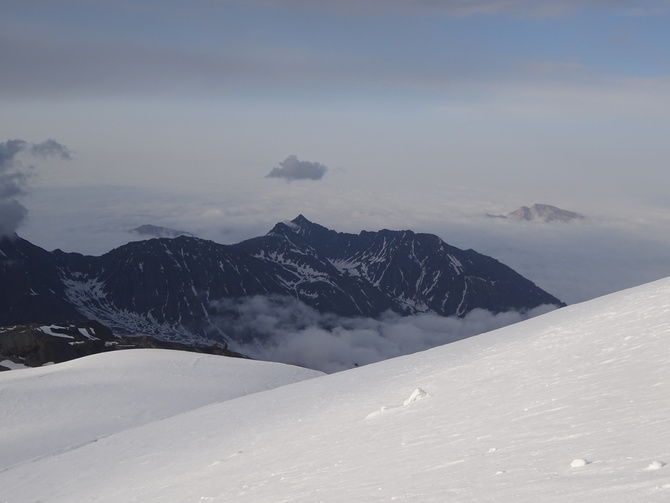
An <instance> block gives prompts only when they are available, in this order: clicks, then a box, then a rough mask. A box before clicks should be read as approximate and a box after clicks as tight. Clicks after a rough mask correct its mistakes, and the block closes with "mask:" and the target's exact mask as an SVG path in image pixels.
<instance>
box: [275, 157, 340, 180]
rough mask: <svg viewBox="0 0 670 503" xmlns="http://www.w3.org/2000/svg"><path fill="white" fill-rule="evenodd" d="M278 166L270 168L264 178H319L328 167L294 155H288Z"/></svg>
mask: <svg viewBox="0 0 670 503" xmlns="http://www.w3.org/2000/svg"><path fill="white" fill-rule="evenodd" d="M279 166H281V167H279V168H272V171H270V173H268V175H267V176H266V177H265V178H283V179H284V180H286V181H287V182H292V181H294V180H321V178H323V175H325V174H326V171H328V168H327V167H326V166H324V165H323V164H321V163H319V162H310V161H301V160H300V159H298V158H297V157H296V156H295V155H289V156H288V157H287V158H286V159H285V160H284V161H283V162H280V163H279Z"/></svg>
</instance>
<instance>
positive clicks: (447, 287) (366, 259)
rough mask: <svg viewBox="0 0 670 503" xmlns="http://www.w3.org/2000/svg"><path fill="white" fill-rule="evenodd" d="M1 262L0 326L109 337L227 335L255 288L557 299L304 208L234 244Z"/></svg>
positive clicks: (18, 253)
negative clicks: (80, 327) (80, 324)
mask: <svg viewBox="0 0 670 503" xmlns="http://www.w3.org/2000/svg"><path fill="white" fill-rule="evenodd" d="M0 259H1V262H0V326H7V325H13V324H21V323H61V322H66V321H72V320H82V319H91V320H96V321H98V322H100V323H102V324H104V325H105V326H107V327H110V328H111V329H112V331H113V332H114V334H116V335H139V334H143V335H150V336H155V337H157V338H160V339H163V340H170V341H176V342H182V343H187V344H188V343H202V342H203V341H210V342H211V341H220V342H222V343H227V342H229V341H230V340H231V339H234V337H235V333H234V323H230V320H234V319H235V317H236V308H235V301H237V300H239V299H249V298H253V297H254V296H265V297H277V298H283V297H290V298H293V299H296V300H298V301H300V302H302V303H304V304H305V305H307V306H309V307H311V308H313V309H315V310H317V311H319V312H321V313H332V314H334V315H338V316H344V317H359V316H360V317H377V316H380V315H381V314H382V313H384V312H387V311H391V312H395V313H398V314H401V315H411V314H417V313H435V314H438V315H443V316H464V315H465V314H467V313H469V312H470V311H472V310H473V309H476V308H481V309H485V310H488V311H491V312H494V313H499V312H505V311H511V310H514V311H525V310H529V309H532V308H534V307H537V306H540V305H543V304H554V305H563V304H562V303H561V301H560V300H559V299H557V298H555V297H554V296H552V295H550V294H549V293H547V292H545V291H543V290H542V289H540V288H539V287H537V286H536V285H535V284H534V283H532V282H531V281H530V280H528V279H526V278H524V277H522V276H521V275H519V274H518V273H516V272H515V271H513V270H512V269H510V268H509V267H507V266H505V265H504V264H502V263H500V262H498V261H497V260H495V259H493V258H491V257H488V256H485V255H482V254H480V253H477V252H476V251H474V250H461V249H459V248H456V247H454V246H450V245H448V244H447V243H445V242H444V241H442V240H441V239H440V238H439V237H437V236H434V235H430V234H420V233H414V232H412V231H408V230H406V231H391V230H381V231H377V232H368V231H363V232H361V233H359V234H347V233H340V232H336V231H333V230H330V229H327V228H325V227H323V226H321V225H318V224H316V223H313V222H310V221H309V220H308V219H306V218H305V217H304V216H302V215H300V216H298V217H297V218H295V219H294V220H292V221H290V222H282V223H278V224H277V225H275V227H274V228H273V229H272V230H271V231H270V232H269V233H267V234H266V235H264V236H260V237H256V238H252V239H249V240H247V241H243V242H241V243H238V244H235V245H223V244H218V243H215V242H212V241H207V240H202V239H199V238H195V237H188V236H179V237H176V238H174V239H167V238H163V239H150V240H145V241H138V242H131V243H128V244H126V245H124V246H121V247H119V248H116V249H114V250H112V251H110V252H108V253H106V254H104V255H101V256H97V257H96V256H85V255H81V254H78V253H65V252H63V251H60V250H55V251H53V252H47V251H45V250H43V249H41V248H39V247H37V246H35V245H33V244H31V243H29V242H28V241H26V240H23V239H21V238H19V237H18V236H17V237H14V238H13V239H10V238H3V239H2V241H1V242H0ZM224 320H227V321H226V322H224ZM223 327H226V328H225V330H224V328H223ZM252 335H253V334H252Z"/></svg>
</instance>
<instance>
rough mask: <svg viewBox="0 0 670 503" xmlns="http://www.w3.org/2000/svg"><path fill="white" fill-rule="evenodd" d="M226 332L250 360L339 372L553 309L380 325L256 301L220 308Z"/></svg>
mask: <svg viewBox="0 0 670 503" xmlns="http://www.w3.org/2000/svg"><path fill="white" fill-rule="evenodd" d="M217 306H218V308H219V309H220V311H221V312H222V313H226V314H227V315H228V316H230V315H231V314H234V315H236V318H235V320H234V321H231V319H230V318H228V317H226V318H222V319H221V322H220V323H221V324H222V326H223V327H224V331H225V332H226V333H227V334H229V335H234V338H236V339H238V338H242V340H243V342H242V343H240V344H237V345H235V346H233V345H231V348H234V349H235V350H237V351H240V352H242V353H244V354H246V355H249V356H251V357H252V358H258V359H262V360H272V361H279V362H282V363H288V364H291V365H300V366H303V367H308V368H313V369H317V370H321V371H323V372H337V371H340V370H345V369H349V368H352V367H355V366H358V365H367V364H369V363H374V362H378V361H382V360H386V359H388V358H394V357H396V356H401V355H405V354H410V353H415V352H417V351H423V350H426V349H429V348H432V347H435V346H440V345H442V344H447V343H450V342H454V341H457V340H460V339H464V338H466V337H471V336H473V335H477V334H481V333H483V332H488V331H490V330H495V329H497V328H500V327H503V326H506V325H510V324H512V323H517V322H519V321H522V320H524V319H527V318H531V317H533V316H537V315H539V314H543V313H546V312H549V311H551V310H552V309H554V306H540V307H538V308H536V309H534V310H532V311H530V312H528V313H523V314H522V313H517V312H508V313H500V314H493V313H490V312H488V311H484V310H482V309H476V310H474V311H472V312H470V313H468V315H467V316H465V317H464V318H456V317H449V318H445V317H441V316H437V315H434V314H422V315H417V316H408V317H401V316H399V315H396V314H392V313H389V314H387V315H386V316H384V317H383V318H382V319H379V320H376V319H372V318H339V317H337V316H334V315H328V314H320V313H318V312H317V311H315V310H314V309H312V308H310V307H308V306H306V305H304V304H303V303H301V302H299V301H297V300H295V299H292V298H289V297H260V296H257V297H252V298H247V299H241V300H237V301H225V302H220V303H218V304H217Z"/></svg>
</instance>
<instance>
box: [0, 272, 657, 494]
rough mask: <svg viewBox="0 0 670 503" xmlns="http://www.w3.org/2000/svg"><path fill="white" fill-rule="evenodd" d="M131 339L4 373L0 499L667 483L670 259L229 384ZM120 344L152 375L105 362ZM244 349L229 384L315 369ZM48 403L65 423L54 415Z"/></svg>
mask: <svg viewBox="0 0 670 503" xmlns="http://www.w3.org/2000/svg"><path fill="white" fill-rule="evenodd" d="M137 354H139V355H141V356H136V354H135V353H134V352H125V353H115V354H113V355H109V356H113V357H115V359H113V360H109V361H108V363H107V364H104V362H103V361H101V360H95V359H93V358H87V359H84V360H81V361H78V362H70V363H68V364H62V365H55V366H52V367H48V368H46V369H38V370H34V371H31V370H19V371H12V372H6V373H4V374H3V375H0V397H1V398H0V400H1V401H2V402H1V403H2V413H1V414H2V415H1V416H0V417H1V418H2V426H3V430H2V437H0V439H1V442H2V443H1V445H0V451H1V452H2V456H3V458H2V459H3V463H4V465H3V468H0V488H2V494H1V495H0V501H3V502H4V501H7V502H9V503H20V502H35V501H47V502H68V503H74V502H86V501H96V502H114V503H117V502H119V501H123V502H143V503H147V502H156V503H159V502H160V503H166V502H175V503H177V502H178V503H189V502H192V503H205V502H230V501H235V502H281V501H287V502H288V501H290V502H343V501H360V502H369V501H397V502H402V501H416V502H429V501H434V502H445V501H449V502H457V501H460V502H484V501H492V502H515V503H516V502H520V503H523V502H529V503H530V502H533V503H536V502H537V501H538V500H542V501H551V502H555V501H556V502H562V501H565V502H573V501H580V500H583V501H589V502H617V503H621V502H639V501H645V502H648V501H652V502H661V501H663V502H665V501H668V500H670V466H669V465H666V463H670V415H669V414H668V410H670V391H669V388H668V386H669V385H670V279H666V280H661V281H658V282H655V283H651V284H648V285H644V286H642V287H638V288H635V289H631V290H626V291H623V292H619V293H616V294H612V295H609V296H607V297H602V298H599V299H595V300H592V301H589V302H586V303H583V304H579V305H575V306H571V307H567V308H564V309H561V310H558V311H554V312H551V313H549V314H546V315H543V316H540V317H538V318H534V319H531V320H528V321H525V322H522V323H519V324H516V325H512V326H509V327H505V328H502V329H499V330H496V331H494V332H489V333H487V334H484V335H480V336H476V337H473V338H471V339H466V340H463V341H459V342H455V343H452V344H449V345H446V346H443V347H439V348H435V349H432V350H429V351H425V352H423V353H417V354H414V355H410V356H404V357H400V358H396V359H393V360H387V361H385V362H381V363H377V364H373V365H369V366H366V367H360V368H357V369H354V370H350V371H346V372H340V373H338V374H332V375H326V376H319V377H316V378H312V379H306V380H302V381H300V382H295V383H293V384H288V385H286V386H282V387H275V388H274V389H271V390H267V391H260V392H257V393H252V394H246V395H245V396H239V397H238V398H233V397H234V396H235V393H234V392H230V394H228V395H227V396H223V397H221V398H219V399H217V398H216V397H214V396H213V395H211V394H210V393H211V391H212V387H214V388H215V387H216V386H215V385H213V383H212V382H210V381H215V380H216V379H217V377H215V376H214V375H213V374H209V377H208V376H207V374H208V372H212V373H213V372H214V370H212V369H210V370H208V371H206V372H204V373H205V376H204V377H202V375H200V374H198V373H197V372H196V371H193V373H191V370H190V369H189V367H188V365H181V366H179V365H178V366H176V367H177V368H176V370H174V372H172V371H171V369H170V368H169V365H168V364H165V363H162V364H161V363H159V364H154V363H152V360H153V358H154V357H156V358H159V357H161V356H160V355H162V354H163V353H161V352H150V351H147V352H141V351H138V352H137ZM126 357H128V358H142V359H143V360H144V364H145V365H146V370H144V371H142V378H141V382H137V381H133V382H132V383H129V382H125V383H124V382H123V381H121V382H119V383H115V381H114V380H109V379H108V380H105V379H102V382H100V380H101V378H100V377H98V376H99V374H100V372H101V371H102V372H110V371H114V370H115V369H117V368H118V369H121V370H119V371H118V372H119V373H122V372H123V368H124V367H125V366H126V365H127V363H126V362H125V358H126ZM217 361H219V360H217ZM232 361H234V360H223V363H222V364H221V366H222V368H223V369H224V370H223V372H224V373H225V372H226V371H225V369H226V366H227V365H228V364H229V362H232ZM244 363H245V364H246V365H248V366H249V367H248V368H246V367H245V372H244V374H242V373H241V372H240V370H239V369H237V370H235V371H234V372H232V374H233V375H235V376H236V377H235V380H234V382H233V384H234V385H235V386H239V389H238V390H237V391H238V393H237V394H238V395H243V394H244V393H246V392H250V391H256V390H259V389H262V388H263V387H274V386H278V385H279V384H285V383H286V382H287V381H291V380H294V381H295V380H299V379H304V378H306V377H308V375H306V374H300V373H299V374H291V372H301V371H300V370H299V369H295V368H292V367H286V366H281V367H271V365H272V364H267V363H262V362H248V361H247V362H244ZM110 365H111V366H113V368H110V367H109V366H110ZM264 365H265V366H267V365H270V366H267V367H264ZM255 366H258V367H257V368H258V373H256V372H254V370H255V369H254V368H253V367H255ZM271 368H275V369H281V371H280V372H279V373H278V374H273V372H268V371H269V370H270V369H271ZM61 369H63V370H61ZM264 370H265V371H266V372H267V373H265V374H263V371H264ZM58 372H63V373H68V372H69V373H70V374H71V375H70V376H69V377H68V381H67V382H68V384H67V385H63V384H62V383H61V382H60V381H58V380H55V379H50V376H52V375H53V374H54V373H58ZM284 372H288V378H287V374H285V373H284ZM304 372H307V371H304ZM22 376H26V377H25V379H27V380H34V382H33V383H24V382H23V381H22V379H24V378H23V377H22ZM40 376H43V377H42V378H40ZM278 376H283V377H282V378H280V377H278ZM264 379H267V382H266V383H265V384H264V383H263V380H264ZM282 379H283V382H279V381H280V380H282ZM182 380H183V381H182ZM249 380H255V382H254V384H251V385H250V384H249V382H250V381H249ZM179 382H182V388H181V389H180V390H179V393H176V395H177V396H175V394H172V395H170V394H169V393H166V390H165V388H170V387H171V385H174V383H179ZM29 384H30V385H29ZM135 386H141V389H142V392H138V391H137V388H135ZM96 391H99V392H100V395H103V396H107V399H106V400H105V399H102V398H101V399H98V400H93V401H91V400H90V397H91V396H94V395H95V394H96ZM201 395H206V397H204V398H202V400H199V399H198V396H201ZM139 396H142V397H144V398H146V403H145V400H144V399H138V397H139ZM166 401H169V402H171V403H169V404H166V403H165V402H166ZM175 402H176V403H175ZM53 408H56V409H57V410H58V413H57V417H56V418H55V420H54V425H56V426H58V427H59V428H63V431H57V428H53V429H52V430H51V431H48V432H47V433H45V429H47V428H49V427H50V421H49V417H50V415H51V409H53ZM164 408H168V409H170V410H169V411H168V412H167V413H164V412H156V411H157V410H165V409H164ZM67 411H70V413H69V415H68V412H67ZM129 415H130V416H131V417H135V418H137V417H142V418H143V420H142V421H139V420H137V421H135V420H134V421H130V422H129V423H126V424H121V423H119V426H118V427H117V426H115V424H116V421H122V419H123V418H124V417H127V416H129ZM35 416H39V417H38V419H36V418H35ZM168 416H170V417H168ZM66 417H68V418H69V419H71V422H68V421H66V420H65V418H66ZM69 419H68V420H69ZM91 423H99V424H98V425H97V426H95V428H93V427H92V426H91ZM102 423H106V424H107V426H105V427H104V428H103V427H102V426H100V424H102ZM132 423H134V424H132ZM6 425H9V426H10V427H12V428H15V429H16V431H18V432H20V434H21V435H22V436H21V441H20V445H16V444H14V447H12V449H13V452H14V453H15V454H12V455H11V456H10V455H9V454H5V450H6V449H7V448H6V446H7V445H9V446H10V447H11V446H12V445H13V444H12V443H11V442H13V440H12V439H13V436H12V435H11V434H9V433H7V434H5V429H6V428H5V426H6ZM82 432H86V433H82ZM54 436H55V437H59V445H60V446H59V447H57V450H53V449H54V446H53V445H51V446H50V447H48V448H44V449H42V447H41V446H42V443H43V442H45V441H47V440H45V438H46V439H50V438H51V437H54ZM22 449H25V450H29V451H30V452H32V454H30V455H29V456H28V455H25V456H23V455H22V453H21V450H22ZM40 451H41V452H40ZM8 452H12V451H11V449H10V451H8ZM17 452H18V453H17ZM14 456H19V457H18V458H16V457H14ZM21 456H22V457H21Z"/></svg>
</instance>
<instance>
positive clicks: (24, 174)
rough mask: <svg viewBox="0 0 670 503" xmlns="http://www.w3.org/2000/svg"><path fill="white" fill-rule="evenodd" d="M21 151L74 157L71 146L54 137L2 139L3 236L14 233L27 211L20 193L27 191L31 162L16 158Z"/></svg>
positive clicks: (0, 211) (0, 205)
mask: <svg viewBox="0 0 670 503" xmlns="http://www.w3.org/2000/svg"><path fill="white" fill-rule="evenodd" d="M22 152H26V153H28V154H29V155H33V156H38V157H42V158H45V157H54V156H55V157H60V158H62V159H70V158H71V154H70V151H69V149H68V148H67V147H66V146H65V145H61V144H60V143H58V142H57V141H54V140H47V141H44V142H42V143H28V142H26V141H24V140H8V141H6V142H2V143H0V236H12V235H13V234H14V233H15V232H16V230H17V229H18V228H19V226H20V225H21V223H22V222H23V221H24V219H25V218H26V216H27V215H28V210H27V209H26V207H25V206H23V205H22V204H21V203H20V202H19V200H18V197H20V196H22V195H24V194H25V192H26V186H27V183H28V179H29V178H30V176H31V170H32V166H27V167H26V166H24V165H23V164H22V163H21V162H20V161H19V160H18V159H17V157H18V155H19V154H20V153H22Z"/></svg>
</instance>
